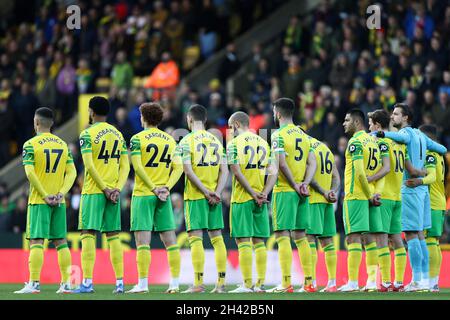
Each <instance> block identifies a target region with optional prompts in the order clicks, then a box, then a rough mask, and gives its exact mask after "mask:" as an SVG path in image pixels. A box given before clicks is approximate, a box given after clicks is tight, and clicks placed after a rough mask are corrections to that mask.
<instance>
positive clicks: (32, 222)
mask: <svg viewBox="0 0 450 320" xmlns="http://www.w3.org/2000/svg"><path fill="white" fill-rule="evenodd" d="M66 234H67V223H66V205H65V204H61V205H60V206H56V207H51V206H49V205H47V204H29V205H28V210H27V229H26V237H27V239H49V240H52V239H64V238H65V237H66Z"/></svg>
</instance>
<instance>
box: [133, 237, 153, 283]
mask: <svg viewBox="0 0 450 320" xmlns="http://www.w3.org/2000/svg"><path fill="white" fill-rule="evenodd" d="M151 261H152V253H151V251H150V246H148V245H140V246H137V251H136V263H137V270H138V276H139V279H144V278H148V269H149V268H150V263H151Z"/></svg>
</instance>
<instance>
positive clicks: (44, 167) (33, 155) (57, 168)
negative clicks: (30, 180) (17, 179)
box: [22, 133, 73, 204]
mask: <svg viewBox="0 0 450 320" xmlns="http://www.w3.org/2000/svg"><path fill="white" fill-rule="evenodd" d="M22 158H23V161H22V162H23V165H24V166H26V165H30V166H34V171H35V172H36V176H37V178H38V179H39V181H40V182H41V184H42V187H43V188H44V190H45V191H46V192H48V193H49V194H57V193H58V192H59V191H60V190H61V187H62V186H63V183H64V175H65V172H66V165H67V164H71V163H73V158H72V154H71V153H70V150H69V149H68V148H67V144H66V143H65V142H64V141H63V140H61V139H60V138H59V137H57V136H55V135H54V134H51V133H42V134H39V135H37V136H35V137H33V138H31V139H30V140H28V141H27V142H25V143H24V145H23V153H22ZM28 204H45V201H44V200H43V199H42V197H41V196H40V194H39V193H38V192H37V190H35V189H34V188H33V187H32V186H31V185H30V196H29V198H28Z"/></svg>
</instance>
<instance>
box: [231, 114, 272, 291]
mask: <svg viewBox="0 0 450 320" xmlns="http://www.w3.org/2000/svg"><path fill="white" fill-rule="evenodd" d="M249 124H250V119H249V116H248V115H247V114H246V113H244V112H236V113H234V114H233V115H232V116H231V117H230V119H229V120H228V128H229V130H230V131H231V133H232V135H233V136H234V138H233V139H232V140H231V141H230V142H229V143H228V146H227V157H228V163H229V165H230V168H231V171H232V172H233V189H232V194H231V207H230V234H231V237H233V238H236V243H237V245H238V249H239V267H240V269H241V272H242V279H243V280H244V283H243V284H242V285H241V286H238V288H236V289H235V290H233V291H230V293H249V292H264V280H265V276H266V265H267V250H266V246H265V243H264V239H265V238H268V237H269V236H270V226H269V214H268V211H267V202H268V201H267V194H264V193H263V189H264V180H265V175H266V169H267V165H268V163H269V157H270V148H269V145H268V144H267V142H266V141H265V140H264V139H263V138H261V137H260V136H258V135H256V134H254V133H252V132H251V131H250V130H249ZM252 247H253V248H254V249H255V258H256V272H257V276H258V279H257V281H256V284H255V286H253V277H252Z"/></svg>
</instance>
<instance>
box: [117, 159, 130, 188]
mask: <svg viewBox="0 0 450 320" xmlns="http://www.w3.org/2000/svg"><path fill="white" fill-rule="evenodd" d="M129 173H130V160H129V159H128V152H126V151H125V153H122V154H121V155H120V161H119V178H118V179H117V183H116V188H117V189H119V190H122V189H123V187H124V186H125V183H126V182H127V179H128V174H129Z"/></svg>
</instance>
